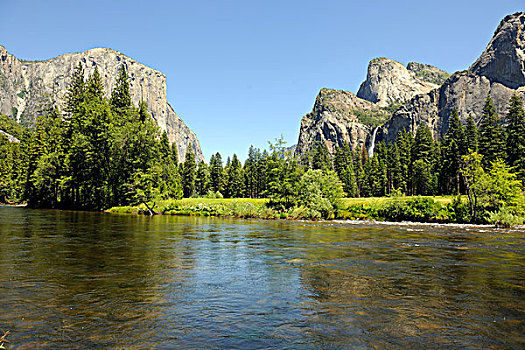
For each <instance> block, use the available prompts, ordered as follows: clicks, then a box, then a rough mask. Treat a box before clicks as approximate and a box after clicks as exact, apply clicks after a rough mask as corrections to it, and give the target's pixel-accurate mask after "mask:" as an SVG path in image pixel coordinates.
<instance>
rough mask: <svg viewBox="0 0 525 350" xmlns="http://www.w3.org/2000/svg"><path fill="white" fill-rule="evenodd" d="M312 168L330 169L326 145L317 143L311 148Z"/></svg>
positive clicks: (330, 162)
mask: <svg viewBox="0 0 525 350" xmlns="http://www.w3.org/2000/svg"><path fill="white" fill-rule="evenodd" d="M311 167H312V169H314V170H315V169H320V170H325V171H326V170H331V169H332V161H331V159H330V154H329V153H328V150H327V149H326V147H325V146H324V145H323V144H321V143H318V144H317V145H316V146H315V147H314V148H313V150H312V166H311Z"/></svg>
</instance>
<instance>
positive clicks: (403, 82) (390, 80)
mask: <svg viewBox="0 0 525 350" xmlns="http://www.w3.org/2000/svg"><path fill="white" fill-rule="evenodd" d="M448 76H449V74H448V73H446V72H444V71H442V70H440V69H438V68H436V67H433V66H431V65H428V64H421V63H415V62H411V63H409V64H408V66H407V68H405V66H403V65H402V64H401V63H399V62H397V61H394V60H391V59H388V58H384V57H380V58H375V59H373V60H372V61H370V63H369V64H368V72H367V75H366V80H365V81H364V82H363V83H362V84H361V86H360V87H359V91H358V92H357V96H358V97H360V98H362V99H365V100H367V101H370V102H374V103H377V104H378V105H379V106H380V107H387V106H390V105H392V104H399V105H401V104H404V103H405V102H407V101H409V100H410V99H411V98H412V97H414V96H416V95H419V94H424V93H428V92H430V91H431V90H433V89H435V88H437V87H439V85H440V84H441V83H442V82H443V80H444V79H446V78H447V77H448Z"/></svg>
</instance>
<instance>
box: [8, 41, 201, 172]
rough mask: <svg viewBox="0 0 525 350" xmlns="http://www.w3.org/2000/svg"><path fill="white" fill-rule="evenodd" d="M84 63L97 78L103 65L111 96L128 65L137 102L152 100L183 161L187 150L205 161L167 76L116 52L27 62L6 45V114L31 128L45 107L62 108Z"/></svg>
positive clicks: (152, 110) (150, 105)
mask: <svg viewBox="0 0 525 350" xmlns="http://www.w3.org/2000/svg"><path fill="white" fill-rule="evenodd" d="M79 62H81V63H82V66H83V67H84V73H85V74H86V75H89V74H92V73H93V71H94V69H95V67H98V70H99V73H100V75H101V77H102V79H103V82H104V88H105V91H106V94H107V95H108V96H109V94H110V92H111V90H112V89H113V86H114V84H115V82H116V78H117V73H118V70H119V69H120V67H121V66H122V65H124V66H125V67H126V69H127V71H128V75H129V77H130V93H131V97H132V101H133V103H134V104H135V105H138V103H139V101H141V100H144V101H146V103H147V105H148V110H149V112H150V113H151V115H152V117H153V118H154V119H155V120H156V122H157V124H158V125H159V127H160V128H161V129H162V130H163V131H165V132H166V133H167V134H168V138H169V140H170V142H172V143H174V144H176V145H177V148H178V151H179V159H180V160H183V159H184V156H185V154H186V151H187V150H188V149H191V150H192V151H193V152H194V153H195V156H196V160H197V162H198V161H200V160H204V157H203V155H202V151H201V148H200V144H199V140H198V139H197V137H196V136H195V134H194V133H193V131H191V130H190V129H189V128H188V127H187V126H186V124H184V122H183V121H182V119H181V118H180V117H179V116H178V115H177V114H176V113H175V111H174V110H173V108H172V107H171V106H170V105H169V103H168V101H167V99H166V76H165V75H164V74H162V73H161V72H159V71H156V70H154V69H152V68H149V67H147V66H145V65H143V64H141V63H138V62H137V61H135V60H133V59H131V58H129V57H127V56H125V55H123V54H121V53H120V52H117V51H114V50H110V49H105V48H96V49H92V50H88V51H85V52H81V53H72V54H65V55H61V56H58V57H55V58H52V59H49V60H45V61H21V60H19V59H17V58H16V57H14V56H13V55H11V54H9V53H8V52H7V50H6V49H5V48H4V47H2V46H0V113H3V114H6V115H9V116H11V117H12V118H13V119H15V120H16V121H18V122H19V123H21V124H24V125H28V126H31V125H32V124H33V123H34V121H35V118H36V116H37V115H38V114H39V111H41V110H42V108H44V106H45V105H47V104H49V103H50V102H51V101H55V102H56V103H57V104H58V105H59V106H61V105H62V103H63V101H64V96H65V93H66V89H67V86H68V84H69V82H70V79H71V76H72V75H73V72H74V70H75V67H76V66H77V65H78V63H79Z"/></svg>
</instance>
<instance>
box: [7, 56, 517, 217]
mask: <svg viewBox="0 0 525 350" xmlns="http://www.w3.org/2000/svg"><path fill="white" fill-rule="evenodd" d="M129 89H130V87H129V77H128V74H127V71H126V68H125V67H124V66H122V67H121V68H120V70H119V72H118V75H117V77H116V84H115V86H114V88H113V90H112V91H111V94H110V95H109V97H108V96H107V94H106V92H105V91H104V85H103V81H102V77H101V76H100V74H99V72H98V69H97V68H96V67H95V69H94V71H93V73H92V74H90V75H89V76H88V77H86V76H85V74H84V69H83V66H82V64H81V63H79V64H78V66H77V68H76V69H75V72H74V73H73V76H72V79H71V83H70V85H69V87H68V88H67V93H66V97H65V101H64V103H63V106H61V108H60V106H58V105H57V104H56V103H51V104H50V105H49V106H48V107H47V108H45V109H44V110H43V111H42V115H39V116H38V117H37V118H36V120H35V125H34V127H33V128H31V129H29V128H25V127H23V126H21V125H19V124H17V123H16V122H15V121H13V120H11V119H10V118H9V117H7V116H4V115H0V129H1V130H4V131H5V132H7V133H8V134H10V135H12V136H14V137H15V138H16V139H17V140H18V141H19V142H12V141H10V139H8V138H7V137H6V136H5V135H3V134H1V135H0V154H4V157H3V158H1V159H0V202H6V203H13V204H15V203H24V202H25V203H27V205H28V207H32V208H51V209H67V210H95V211H101V210H107V211H109V212H124V213H125V212H137V213H146V212H147V213H148V214H149V215H153V214H156V213H162V214H168V215H201V216H220V217H241V218H262V219H290V220H322V219H327V220H334V219H338V220H381V221H389V222H401V221H413V222H431V223H459V224H464V223H471V224H494V225H497V226H507V227H509V226H516V225H521V224H523V223H524V221H525V199H524V193H523V191H524V185H523V183H524V182H523V181H524V180H525V111H524V108H523V100H522V97H521V96H520V95H514V96H512V97H511V99H510V100H509V108H508V112H507V113H506V115H504V116H500V115H498V113H497V111H496V108H495V106H494V103H493V101H492V99H491V97H490V96H487V98H486V101H485V105H484V108H483V113H482V115H481V116H476V119H478V121H480V122H479V127H478V125H477V124H478V122H476V121H475V119H474V116H472V115H470V116H469V118H468V120H467V121H466V125H463V122H464V121H462V120H461V118H460V116H459V114H458V112H457V110H456V109H454V110H453V111H452V113H451V115H450V116H449V117H450V118H449V119H450V120H449V127H448V130H447V131H446V133H445V135H442V137H441V139H440V140H435V139H434V135H433V134H432V132H431V130H430V129H429V127H428V126H426V125H424V124H421V125H419V126H418V128H417V130H416V131H415V134H413V133H412V131H410V130H400V131H399V133H398V135H397V137H396V139H395V141H394V142H391V143H388V144H386V143H385V142H384V141H381V142H378V143H375V144H374V152H373V154H369V153H368V152H367V150H366V149H365V147H364V146H363V147H361V149H357V148H356V149H351V147H350V145H349V144H343V145H338V147H336V148H335V149H332V152H330V151H329V150H328V148H327V147H326V145H325V144H323V143H315V144H313V145H312V146H311V147H310V149H309V150H308V152H306V154H302V155H296V154H292V152H291V151H290V150H289V149H288V148H287V147H286V146H285V145H286V142H285V141H284V139H283V137H282V136H281V138H277V139H275V140H274V142H269V145H268V149H267V150H261V149H259V148H255V147H253V146H250V148H249V150H248V157H247V158H246V159H245V161H244V162H241V159H239V158H238V157H237V155H236V154H234V155H233V156H232V157H230V156H228V157H227V159H226V162H225V164H224V163H223V158H222V155H221V154H220V153H219V152H217V153H215V154H213V155H212V156H211V158H210V161H209V163H208V164H207V163H206V162H204V161H200V162H198V163H197V161H196V159H195V154H194V153H192V151H191V150H188V151H187V152H186V153H185V154H184V156H183V157H181V158H183V159H184V160H183V161H182V162H181V161H180V160H181V159H179V154H178V152H179V150H178V148H177V146H176V145H175V144H171V143H170V142H169V140H168V136H167V134H166V133H165V132H162V131H161V129H160V128H159V127H158V125H157V124H156V122H155V120H154V119H153V117H152V116H151V115H150V114H149V113H148V106H147V104H146V103H145V102H144V101H141V102H140V103H139V104H138V105H134V104H133V103H132V99H131V95H130V90H129ZM263 198H265V199H263ZM130 205H131V206H130ZM108 208H110V209H108Z"/></svg>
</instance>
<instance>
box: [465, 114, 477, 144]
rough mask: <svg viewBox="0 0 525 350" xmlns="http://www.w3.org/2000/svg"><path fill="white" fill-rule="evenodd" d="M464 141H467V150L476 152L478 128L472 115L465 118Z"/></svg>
mask: <svg viewBox="0 0 525 350" xmlns="http://www.w3.org/2000/svg"><path fill="white" fill-rule="evenodd" d="M465 135H466V141H467V150H468V152H469V153H470V152H477V151H478V142H479V130H478V127H477V126H476V122H475V121H474V117H473V116H472V114H471V115H469V117H468V119H467V127H466V129H465Z"/></svg>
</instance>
